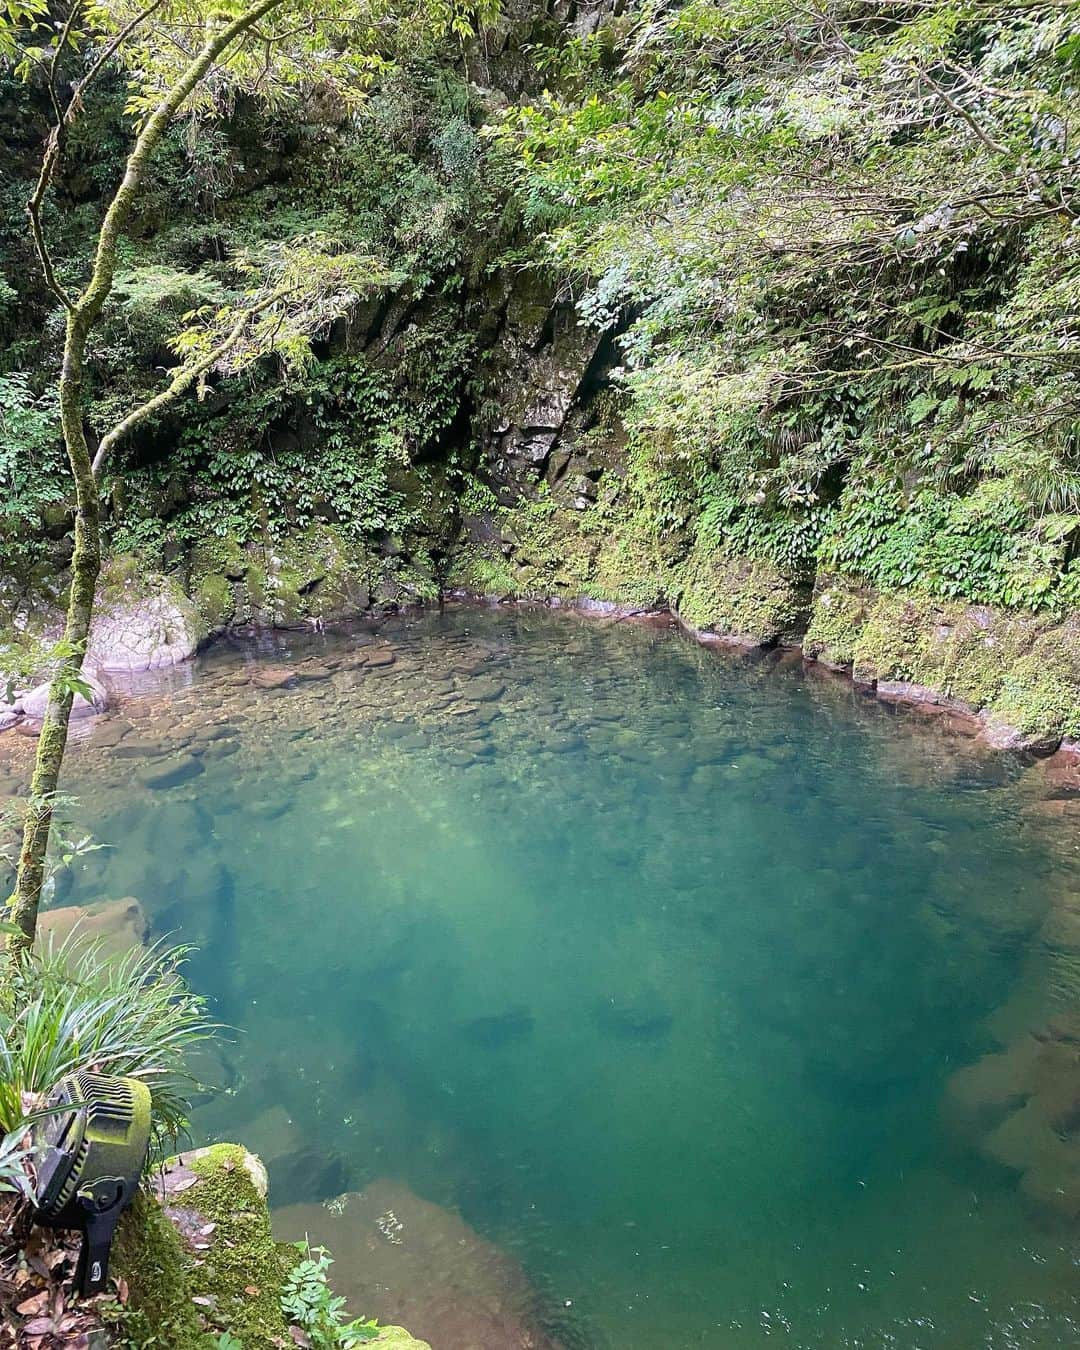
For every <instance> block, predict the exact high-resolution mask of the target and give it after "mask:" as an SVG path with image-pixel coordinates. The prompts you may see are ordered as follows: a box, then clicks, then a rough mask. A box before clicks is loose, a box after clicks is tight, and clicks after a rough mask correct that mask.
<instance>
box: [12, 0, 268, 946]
mask: <svg viewBox="0 0 1080 1350" xmlns="http://www.w3.org/2000/svg"><path fill="white" fill-rule="evenodd" d="M282 3H284V0H257V2H256V3H255V4H253V5H251V6H250V7H249V8H248V9H247V10H245V11H244V12H243V13H242V14H240V15H239V16H238V17H237V18H236V19H234V20H233V21H232V22H231V23H229V24H226V25H224V26H223V27H222V28H220V29H219V30H218V31H217V32H216V33H215V34H213V35H212V36H210V37H209V38H208V39H207V41H206V43H205V44H204V46H203V47H202V49H201V50H200V51H199V52H198V53H197V55H196V56H195V57H194V58H193V59H192V60H191V62H190V63H189V64H188V66H187V68H186V69H185V70H184V72H183V74H182V75H181V76H180V77H179V79H177V81H176V83H175V84H174V85H173V86H172V87H171V88H170V89H169V91H168V92H167V93H166V94H165V96H164V97H163V98H162V100H161V102H160V103H159V104H158V105H157V107H156V108H155V109H154V112H153V113H152V114H151V116H150V117H149V118H148V119H147V121H146V122H145V123H144V124H143V126H142V129H141V130H140V132H139V135H138V137H137V138H136V141H135V145H134V146H133V148H132V151H131V154H130V155H129V156H128V161H127V165H126V166H125V169H124V177H123V179H122V181H121V183H120V186H119V187H118V188H117V190H116V195H115V196H114V197H113V199H112V201H111V202H110V203H109V209H108V210H107V211H106V213H105V218H104V220H103V221H102V224H101V231H100V234H99V235H98V244H97V250H96V252H95V255H94V269H93V272H92V273H91V276H90V281H89V283H88V285H87V287H86V289H85V290H84V291H83V292H82V294H81V295H79V296H78V298H77V299H74V300H71V299H68V298H67V297H66V296H65V294H64V292H63V291H62V290H61V289H60V287H59V285H58V284H57V283H56V282H55V275H54V272H53V268H52V263H51V260H50V259H49V256H48V252H47V250H46V248H45V244H44V238H43V236H42V234H41V232H40V221H39V215H38V208H39V207H40V204H41V199H42V197H43V195H44V192H45V190H46V188H47V187H48V185H49V182H50V180H51V177H52V175H53V173H54V171H55V167H56V163H57V160H58V157H59V148H60V142H61V136H62V133H63V131H64V130H65V122H66V118H65V121H64V122H61V123H60V124H58V125H57V126H56V127H55V128H54V129H53V135H52V137H51V138H50V141H49V144H48V147H47V150H46V154H45V160H44V165H43V168H42V174H41V177H40V179H39V181H38V186H37V189H36V191H35V194H34V197H33V198H32V199H31V201H30V203H29V206H28V210H29V213H30V219H31V229H32V233H33V237H34V242H35V245H36V246H37V249H38V254H39V257H40V260H41V265H42V268H43V271H44V273H45V276H46V279H47V280H48V281H50V282H51V285H50V289H51V290H53V292H54V294H56V295H57V296H58V297H59V298H60V300H61V301H62V302H63V304H64V305H65V307H66V308H67V311H68V317H67V329H66V333H65V339H64V360H63V367H62V370H61V375H60V421H61V427H62V430H63V435H64V446H65V449H66V450H67V456H68V463H69V465H70V468H71V476H72V480H73V482H74V484H75V504H76V516H75V547H74V551H73V553H72V558H71V572H72V579H71V590H70V592H69V595H68V607H67V621H66V624H65V632H64V636H65V639H66V641H65V646H64V654H63V656H62V658H61V661H60V665H59V667H58V669H57V670H56V671H55V672H54V677H53V682H52V687H51V690H50V693H49V702H48V706H47V708H46V711H45V721H44V724H43V726H42V729H41V737H40V739H39V741H38V750H37V760H36V762H35V765H34V776H33V780H32V782H31V787H30V801H29V807H28V811H27V816H26V823H25V826H24V828H23V840H22V848H21V850H20V853H19V864H18V869H17V872H16V878H15V891H14V894H13V895H12V896H11V898H10V900H9V902H8V904H9V917H10V918H11V921H12V922H13V924H14V925H15V931H14V932H13V933H12V934H11V935H10V936H9V938H8V947H9V950H10V951H12V952H13V953H14V954H15V955H16V956H19V955H21V954H23V953H25V952H27V951H28V950H29V949H30V947H31V946H32V945H33V942H34V937H35V934H36V932H37V915H38V907H39V905H40V903H41V888H42V885H43V884H44V880H45V865H46V857H47V854H48V849H49V834H50V832H51V829H52V816H53V805H54V801H55V797H56V790H57V786H58V785H59V782H60V772H61V769H62V768H63V763H64V752H65V750H66V749H67V738H68V723H69V721H70V718H71V704H72V701H73V699H74V696H75V694H74V684H73V681H77V680H78V677H79V673H80V671H81V670H82V664H83V659H84V657H85V655H86V645H87V641H88V639H89V636H90V623H91V620H92V618H93V612H94V595H95V592H96V590H97V580H98V574H99V573H100V571H101V499H100V496H99V493H98V485H97V481H96V478H95V474H94V468H93V460H92V458H91V455H90V448H89V445H88V444H87V440H86V430H85V428H84V426H83V396H82V380H83V362H84V360H85V356H86V341H87V338H88V336H89V334H90V331H91V329H92V328H93V326H94V324H95V323H96V322H97V320H98V317H99V316H100V314H101V309H102V306H103V305H104V303H105V301H106V299H107V298H108V296H109V293H110V291H111V290H112V286H113V278H114V276H115V273H116V251H117V246H118V244H119V242H120V236H121V234H122V232H123V230H124V227H125V225H126V224H127V220H128V217H129V216H130V214H131V208H132V206H133V204H134V201H135V196H136V194H137V192H138V190H139V187H140V186H141V184H142V181H143V178H144V176H145V173H146V167H147V165H148V163H149V161H150V157H151V155H152V154H153V152H154V150H155V148H156V147H157V145H158V142H159V141H160V140H161V138H162V136H163V135H164V134H165V130H166V128H167V127H168V125H169V123H170V122H171V121H172V119H173V117H174V116H175V114H176V112H177V111H178V110H179V108H180V107H181V105H182V104H183V103H184V101H185V100H186V99H187V97H188V95H189V94H190V93H191V92H192V90H194V89H195V87H196V86H197V85H198V84H199V82H200V81H201V80H202V79H203V78H204V76H205V75H206V74H207V72H208V71H209V70H210V68H211V66H213V64H214V63H215V61H216V60H217V59H218V57H219V56H221V55H222V53H223V52H225V51H226V49H227V48H228V47H229V46H230V45H231V44H232V43H233V42H234V41H236V39H237V38H239V37H241V36H242V35H243V34H244V33H246V32H247V31H248V30H249V29H250V28H251V27H252V25H253V24H256V23H257V22H258V21H259V20H260V19H261V18H262V17H263V16H264V15H266V14H268V13H269V12H270V11H271V10H273V9H275V8H276V7H277V6H278V5H281V4H282ZM148 12H149V11H148ZM71 106H72V108H76V107H77V106H78V100H77V99H76V100H73V102H72V105H71Z"/></svg>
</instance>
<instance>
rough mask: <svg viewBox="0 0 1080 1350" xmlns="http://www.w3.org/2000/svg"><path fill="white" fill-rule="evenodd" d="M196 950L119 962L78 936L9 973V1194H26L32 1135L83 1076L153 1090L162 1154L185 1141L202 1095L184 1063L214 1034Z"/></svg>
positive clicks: (5, 1022) (4, 1095)
mask: <svg viewBox="0 0 1080 1350" xmlns="http://www.w3.org/2000/svg"><path fill="white" fill-rule="evenodd" d="M188 950H189V949H188V948H185V947H173V948H168V947H162V946H160V945H158V946H154V947H150V948H148V949H145V948H136V949H135V950H133V951H131V952H129V953H128V954H126V955H123V956H116V955H114V954H109V953H107V952H105V951H103V949H102V945H101V943H100V942H99V941H93V942H88V941H86V940H85V939H83V938H81V937H80V936H79V934H78V932H77V931H76V932H75V933H73V934H72V935H71V936H70V937H68V938H67V939H65V941H63V942H62V943H59V944H53V943H51V942H50V943H49V944H48V945H47V946H45V947H44V948H42V949H41V950H35V951H34V952H32V953H30V954H29V955H28V956H27V957H26V958H25V959H23V960H22V961H11V960H9V961H6V962H3V963H2V964H0V1190H7V1191H11V1190H16V1191H21V1192H23V1193H25V1192H26V1182H27V1172H26V1165H27V1162H28V1161H29V1153H28V1145H29V1134H30V1126H31V1125H32V1124H33V1122H34V1120H35V1119H38V1118H39V1117H40V1114H41V1111H42V1107H43V1106H44V1102H45V1099H46V1097H47V1096H48V1094H49V1092H50V1091H51V1090H52V1089H53V1088H54V1087H55V1086H56V1084H57V1083H58V1082H59V1081H60V1080H61V1079H62V1078H64V1077H66V1076H67V1075H68V1074H71V1073H75V1072H77V1071H79V1070H80V1069H90V1070H94V1071H96V1072H99V1073H108V1074H115V1075H118V1076H131V1077H135V1078H141V1079H142V1080H143V1081H144V1082H145V1083H146V1084H147V1086H148V1087H149V1089H150V1093H151V1099H152V1105H153V1123H154V1145H153V1146H154V1148H155V1149H156V1150H157V1151H158V1152H164V1150H165V1148H166V1146H167V1145H168V1144H170V1143H173V1142H175V1140H176V1138H177V1137H178V1135H180V1134H181V1133H182V1132H183V1130H184V1128H185V1126H186V1123H187V1115H188V1109H189V1095H190V1093H191V1091H192V1089H193V1088H194V1087H195V1086H196V1083H195V1080H194V1079H193V1078H192V1076H191V1075H190V1074H189V1073H188V1071H187V1069H186V1067H185V1060H186V1057H187V1056H188V1054H189V1053H190V1052H191V1051H192V1050H193V1049H194V1048H195V1047H196V1046H197V1045H199V1044H200V1043H201V1042H203V1041H205V1040H206V1039H208V1038H209V1037H210V1036H211V1035H212V1034H213V1032H214V1029H215V1028H214V1024H213V1023H212V1022H211V1021H210V1020H209V1019H208V1017H207V1009H206V1003H205V1000H204V999H202V998H201V997H200V996H199V995H197V994H194V993H192V992H191V990H190V989H189V988H188V987H187V985H186V983H185V982H184V978H183V975H182V973H181V972H182V967H183V964H184V961H185V958H186V955H187V952H188Z"/></svg>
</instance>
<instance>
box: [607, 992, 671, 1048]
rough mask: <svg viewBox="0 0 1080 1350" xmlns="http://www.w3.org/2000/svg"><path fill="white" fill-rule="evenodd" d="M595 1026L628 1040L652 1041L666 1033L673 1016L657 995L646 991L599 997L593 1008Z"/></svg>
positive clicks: (669, 1028) (669, 1029)
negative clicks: (631, 994) (638, 993)
mask: <svg viewBox="0 0 1080 1350" xmlns="http://www.w3.org/2000/svg"><path fill="white" fill-rule="evenodd" d="M593 1017H594V1019H595V1021H596V1023H597V1025H598V1026H600V1027H601V1028H602V1029H603V1030H604V1031H606V1032H608V1033H609V1034H611V1035H614V1036H620V1037H622V1038H623V1039H625V1040H632V1041H655V1040H659V1039H661V1038H662V1037H664V1036H666V1035H668V1033H669V1032H670V1031H671V1028H672V1024H673V1020H674V1019H673V1018H672V1016H671V1013H670V1012H668V1010H667V1008H666V1007H665V1006H664V1005H663V1003H661V1002H660V1001H659V1000H658V999H657V998H655V997H653V996H650V995H648V994H641V995H634V996H631V997H627V998H619V997H610V998H605V999H601V1000H600V1001H599V1002H598V1003H597V1004H596V1006H595V1007H594V1009H593Z"/></svg>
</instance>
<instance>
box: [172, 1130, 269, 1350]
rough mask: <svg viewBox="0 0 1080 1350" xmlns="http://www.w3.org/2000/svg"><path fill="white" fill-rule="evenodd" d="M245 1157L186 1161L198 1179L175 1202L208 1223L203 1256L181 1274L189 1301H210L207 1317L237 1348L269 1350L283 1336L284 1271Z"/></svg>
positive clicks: (208, 1155) (230, 1154) (226, 1154)
mask: <svg viewBox="0 0 1080 1350" xmlns="http://www.w3.org/2000/svg"><path fill="white" fill-rule="evenodd" d="M249 1157H250V1155H249V1154H247V1153H246V1152H245V1150H244V1149H242V1148H240V1146H239V1145H237V1144H215V1145H214V1146H213V1147H212V1148H210V1149H208V1150H207V1151H206V1152H205V1153H203V1154H202V1155H201V1156H200V1155H195V1156H193V1157H192V1158H191V1159H190V1160H189V1165H190V1167H191V1170H192V1171H193V1172H194V1173H195V1174H196V1176H198V1178H199V1181H198V1182H197V1183H196V1184H195V1185H194V1186H193V1187H192V1188H191V1189H190V1190H188V1191H185V1192H183V1194H182V1196H181V1197H178V1199H180V1201H181V1203H182V1204H183V1205H184V1207H185V1208H191V1209H195V1210H197V1211H198V1213H199V1214H201V1215H203V1216H204V1217H205V1219H206V1221H207V1223H213V1224H214V1225H215V1228H214V1233H213V1242H212V1243H211V1246H210V1249H209V1251H208V1252H206V1253H205V1254H204V1259H203V1260H202V1262H201V1263H200V1264H198V1265H196V1264H194V1263H192V1265H191V1267H190V1270H189V1279H190V1283H191V1288H192V1291H193V1296H194V1297H198V1298H207V1299H211V1300H212V1306H211V1307H209V1308H208V1309H207V1316H208V1318H209V1319H212V1321H213V1322H214V1325H215V1326H216V1327H217V1328H219V1329H221V1330H224V1331H229V1332H231V1333H232V1335H233V1336H235V1337H236V1338H237V1339H238V1340H239V1341H240V1343H241V1344H242V1345H243V1347H244V1350H274V1347H276V1346H277V1345H278V1344H279V1339H278V1338H281V1337H285V1338H287V1336H288V1328H287V1325H286V1323H285V1319H284V1317H283V1315H282V1312H281V1305H280V1298H281V1286H282V1283H283V1281H284V1279H285V1276H286V1274H287V1273H288V1267H287V1265H286V1264H285V1261H284V1260H283V1257H282V1253H281V1251H280V1249H279V1247H278V1245H277V1244H276V1243H275V1242H274V1239H273V1237H272V1236H271V1234H270V1215H269V1211H268V1209H267V1206H266V1200H265V1198H264V1197H263V1196H262V1195H260V1193H259V1191H258V1190H257V1189H256V1187H255V1183H254V1181H253V1180H252V1178H251V1176H250V1175H249V1173H248V1170H247V1167H246V1166H245V1162H246V1160H247V1159H248V1158H249ZM250 1291H254V1292H250ZM286 1343H287V1339H286Z"/></svg>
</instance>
